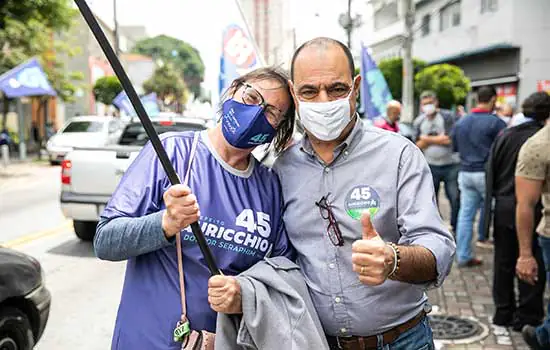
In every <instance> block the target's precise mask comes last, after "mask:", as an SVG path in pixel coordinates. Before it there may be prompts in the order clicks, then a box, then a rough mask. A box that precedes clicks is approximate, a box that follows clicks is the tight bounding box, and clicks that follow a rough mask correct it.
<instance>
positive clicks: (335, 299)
mask: <svg viewBox="0 0 550 350" xmlns="http://www.w3.org/2000/svg"><path fill="white" fill-rule="evenodd" d="M334 301H335V302H337V303H339V302H341V301H342V298H340V297H336V298H334Z"/></svg>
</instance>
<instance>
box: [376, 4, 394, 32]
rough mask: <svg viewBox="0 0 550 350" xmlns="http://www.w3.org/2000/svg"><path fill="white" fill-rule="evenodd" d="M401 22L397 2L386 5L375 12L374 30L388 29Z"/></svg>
mask: <svg viewBox="0 0 550 350" xmlns="http://www.w3.org/2000/svg"><path fill="white" fill-rule="evenodd" d="M397 21H399V13H398V12H397V2H392V3H389V4H386V5H384V6H382V7H381V8H379V9H378V10H376V11H375V12H374V30H380V29H383V28H386V27H388V26H390V25H392V24H394V23H395V22H397Z"/></svg>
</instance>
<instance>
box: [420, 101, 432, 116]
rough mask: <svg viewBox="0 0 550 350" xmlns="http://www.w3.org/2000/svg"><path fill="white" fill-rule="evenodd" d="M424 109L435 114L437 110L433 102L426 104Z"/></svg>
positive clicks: (425, 111) (427, 112)
mask: <svg viewBox="0 0 550 350" xmlns="http://www.w3.org/2000/svg"><path fill="white" fill-rule="evenodd" d="M422 111H423V112H424V113H426V114H433V113H434V112H435V105H434V104H432V103H430V104H428V105H424V106H422Z"/></svg>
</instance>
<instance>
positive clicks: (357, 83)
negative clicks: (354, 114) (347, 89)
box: [353, 74, 361, 91]
mask: <svg viewBox="0 0 550 350" xmlns="http://www.w3.org/2000/svg"><path fill="white" fill-rule="evenodd" d="M353 88H354V89H355V91H359V89H360V88H361V75H360V74H358V75H356V76H355V78H354V79H353Z"/></svg>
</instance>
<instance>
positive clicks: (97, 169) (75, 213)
mask: <svg viewBox="0 0 550 350" xmlns="http://www.w3.org/2000/svg"><path fill="white" fill-rule="evenodd" d="M153 126H154V127H155V130H156V131H157V133H158V134H162V133H164V132H169V131H186V130H204V129H206V128H207V126H206V122H205V121H204V120H202V119H194V118H168V119H159V118H155V119H153ZM147 141H148V138H147V134H146V133H145V130H144V128H143V126H142V125H141V123H140V122H139V120H137V119H136V120H135V121H132V122H130V123H128V124H127V125H126V126H125V128H124V130H123V132H122V134H121V136H120V139H119V141H118V144H115V145H112V146H107V147H100V148H75V149H74V150H73V151H71V152H69V153H68V154H67V155H66V156H65V159H64V160H63V162H62V163H61V183H62V186H61V198H60V201H61V210H62V211H63V214H64V215H65V216H66V217H67V218H71V219H73V226H74V231H75V233H76V235H77V236H78V237H79V238H80V239H82V240H86V241H91V240H93V238H94V235H95V230H96V226H97V222H98V220H99V215H100V214H101V212H102V211H103V208H104V207H105V204H107V202H108V201H109V198H110V197H111V195H112V194H113V192H114V190H115V188H116V186H117V185H118V182H119V181H120V178H121V177H122V175H123V174H124V172H125V171H126V169H128V167H129V166H130V164H131V163H132V161H133V160H134V159H135V158H136V156H137V155H138V153H139V151H140V149H141V148H142V147H143V145H145V143H146V142H147Z"/></svg>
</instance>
